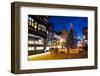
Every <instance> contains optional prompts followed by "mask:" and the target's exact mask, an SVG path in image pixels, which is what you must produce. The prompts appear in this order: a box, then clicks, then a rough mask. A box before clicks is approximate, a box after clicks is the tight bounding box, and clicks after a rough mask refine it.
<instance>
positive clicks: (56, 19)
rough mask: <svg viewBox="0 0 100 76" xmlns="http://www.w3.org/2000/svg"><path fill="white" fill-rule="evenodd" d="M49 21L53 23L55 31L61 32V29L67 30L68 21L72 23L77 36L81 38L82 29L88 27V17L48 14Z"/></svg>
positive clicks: (68, 26)
mask: <svg viewBox="0 0 100 76" xmlns="http://www.w3.org/2000/svg"><path fill="white" fill-rule="evenodd" d="M49 23H51V24H52V25H53V28H54V30H55V31H56V32H61V31H62V30H63V29H65V30H66V31H69V28H70V23H72V24H73V27H74V31H76V33H77V35H78V38H79V39H82V30H83V28H84V27H88V17H71V16H49Z"/></svg>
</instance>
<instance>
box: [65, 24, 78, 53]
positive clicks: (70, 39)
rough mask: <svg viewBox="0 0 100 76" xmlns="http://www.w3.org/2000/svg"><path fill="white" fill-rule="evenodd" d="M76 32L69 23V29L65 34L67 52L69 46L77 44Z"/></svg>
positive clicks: (72, 46) (73, 46)
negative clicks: (66, 34)
mask: <svg viewBox="0 0 100 76" xmlns="http://www.w3.org/2000/svg"><path fill="white" fill-rule="evenodd" d="M77 40H78V38H77V33H76V32H75V31H74V28H73V24H72V23H70V29H69V32H68V36H67V39H66V44H67V45H66V46H67V49H68V53H69V48H75V47H76V46H77V45H76V44H77Z"/></svg>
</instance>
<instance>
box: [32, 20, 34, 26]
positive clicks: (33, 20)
mask: <svg viewBox="0 0 100 76" xmlns="http://www.w3.org/2000/svg"><path fill="white" fill-rule="evenodd" d="M32 26H33V27H34V19H32Z"/></svg>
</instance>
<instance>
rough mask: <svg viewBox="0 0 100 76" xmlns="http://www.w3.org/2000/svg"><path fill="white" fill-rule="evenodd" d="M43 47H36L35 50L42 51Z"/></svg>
mask: <svg viewBox="0 0 100 76" xmlns="http://www.w3.org/2000/svg"><path fill="white" fill-rule="evenodd" d="M43 49H44V48H43V47H36V50H43Z"/></svg>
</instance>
